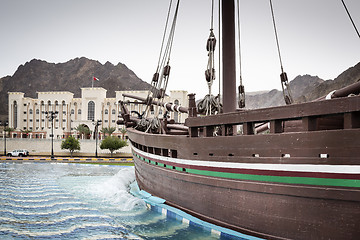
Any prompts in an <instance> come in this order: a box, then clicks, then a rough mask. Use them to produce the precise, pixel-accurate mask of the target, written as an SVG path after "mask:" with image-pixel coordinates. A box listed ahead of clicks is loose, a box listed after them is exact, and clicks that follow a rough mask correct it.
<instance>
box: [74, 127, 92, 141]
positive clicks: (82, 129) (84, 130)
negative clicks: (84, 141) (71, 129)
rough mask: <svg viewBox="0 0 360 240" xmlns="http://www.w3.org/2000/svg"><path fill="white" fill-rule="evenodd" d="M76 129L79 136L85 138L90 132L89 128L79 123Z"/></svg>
mask: <svg viewBox="0 0 360 240" xmlns="http://www.w3.org/2000/svg"><path fill="white" fill-rule="evenodd" d="M75 130H76V131H78V132H79V134H80V135H81V136H84V135H85V137H86V138H87V137H88V136H89V134H90V129H89V128H88V127H87V126H85V125H79V126H77V127H76V128H75Z"/></svg>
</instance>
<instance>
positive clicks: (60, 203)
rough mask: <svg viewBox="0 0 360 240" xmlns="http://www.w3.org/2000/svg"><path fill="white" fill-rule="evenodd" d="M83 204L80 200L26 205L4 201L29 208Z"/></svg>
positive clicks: (11, 205)
mask: <svg viewBox="0 0 360 240" xmlns="http://www.w3.org/2000/svg"><path fill="white" fill-rule="evenodd" d="M78 204H82V202H79V201H77V202H76V201H66V202H55V203H52V204H43V205H25V204H16V203H2V205H3V206H9V207H17V208H23V209H24V208H25V209H26V208H28V209H35V208H52V207H55V206H60V205H78Z"/></svg>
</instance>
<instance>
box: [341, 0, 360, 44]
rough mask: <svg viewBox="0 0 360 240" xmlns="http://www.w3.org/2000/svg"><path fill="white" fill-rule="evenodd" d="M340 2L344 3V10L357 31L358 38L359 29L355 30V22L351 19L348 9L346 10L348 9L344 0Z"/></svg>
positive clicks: (359, 35)
mask: <svg viewBox="0 0 360 240" xmlns="http://www.w3.org/2000/svg"><path fill="white" fill-rule="evenodd" d="M341 2H342V4H343V5H344V8H345V10H346V12H347V15H348V16H349V18H350V21H351V23H352V25H353V26H354V28H355V31H356V33H357V35H358V37H359V38H360V34H359V31H358V30H357V28H356V25H355V23H354V21H353V19H352V17H351V15H350V12H349V10H348V9H347V7H346V4H345V2H344V0H341Z"/></svg>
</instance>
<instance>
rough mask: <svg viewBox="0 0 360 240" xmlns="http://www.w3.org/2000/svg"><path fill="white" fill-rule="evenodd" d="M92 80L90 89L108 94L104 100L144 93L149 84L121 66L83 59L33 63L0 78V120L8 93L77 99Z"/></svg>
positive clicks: (34, 61)
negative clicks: (64, 93)
mask: <svg viewBox="0 0 360 240" xmlns="http://www.w3.org/2000/svg"><path fill="white" fill-rule="evenodd" d="M93 77H96V78H98V79H100V82H95V83H94V87H96V86H101V87H103V88H105V89H107V90H108V92H107V97H115V91H121V90H145V89H149V87H150V84H148V83H146V82H144V81H142V80H141V79H140V78H138V77H137V76H136V74H135V73H134V72H133V71H132V70H130V69H129V68H128V67H127V66H126V65H125V64H122V63H118V64H117V65H113V64H112V63H110V62H106V63H105V64H101V63H100V62H98V61H95V60H90V59H87V58H85V57H81V58H75V59H72V60H69V61H67V62H65V63H56V64H55V63H48V62H46V61H43V60H37V59H33V60H31V61H30V62H27V63H25V64H24V65H20V66H19V67H18V69H17V70H16V72H15V73H14V75H13V76H6V77H3V78H0V102H1V103H3V104H0V116H2V118H4V117H5V116H6V114H7V109H8V108H7V106H8V95H7V93H8V92H23V93H25V96H26V97H31V98H36V97H37V94H36V92H43V91H70V92H72V93H74V97H80V95H81V88H82V87H91V84H92V81H93Z"/></svg>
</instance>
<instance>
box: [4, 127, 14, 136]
mask: <svg viewBox="0 0 360 240" xmlns="http://www.w3.org/2000/svg"><path fill="white" fill-rule="evenodd" d="M4 131H5V134H6V132H8V134H7V135H9V137H11V132H13V131H15V129H14V128H11V127H6V128H5V129H4Z"/></svg>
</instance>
